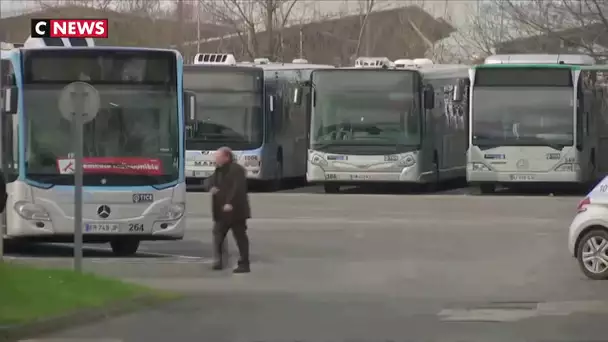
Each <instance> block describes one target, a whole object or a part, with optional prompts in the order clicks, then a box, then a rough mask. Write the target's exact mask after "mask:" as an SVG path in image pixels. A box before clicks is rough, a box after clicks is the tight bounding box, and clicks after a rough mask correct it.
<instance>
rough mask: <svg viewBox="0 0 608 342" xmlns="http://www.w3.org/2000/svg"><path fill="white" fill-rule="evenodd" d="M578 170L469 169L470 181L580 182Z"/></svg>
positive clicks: (468, 179)
mask: <svg viewBox="0 0 608 342" xmlns="http://www.w3.org/2000/svg"><path fill="white" fill-rule="evenodd" d="M581 181H582V177H581V174H580V172H577V171H562V172H556V171H550V172H495V171H471V170H467V182H469V183H579V182H581Z"/></svg>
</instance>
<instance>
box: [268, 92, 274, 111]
mask: <svg viewBox="0 0 608 342" xmlns="http://www.w3.org/2000/svg"><path fill="white" fill-rule="evenodd" d="M268 109H270V111H271V112H274V96H272V95H269V96H268Z"/></svg>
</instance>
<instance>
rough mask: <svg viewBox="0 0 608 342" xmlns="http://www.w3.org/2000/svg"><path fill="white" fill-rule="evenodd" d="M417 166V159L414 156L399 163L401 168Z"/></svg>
mask: <svg viewBox="0 0 608 342" xmlns="http://www.w3.org/2000/svg"><path fill="white" fill-rule="evenodd" d="M414 164H416V159H414V157H412V156H406V157H405V158H403V159H401V160H400V161H399V166H403V167H409V166H412V165H414Z"/></svg>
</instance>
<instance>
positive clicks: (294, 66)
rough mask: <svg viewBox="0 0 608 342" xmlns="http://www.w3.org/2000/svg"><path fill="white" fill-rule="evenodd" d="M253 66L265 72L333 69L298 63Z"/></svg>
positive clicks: (331, 66) (329, 66) (325, 66)
mask: <svg viewBox="0 0 608 342" xmlns="http://www.w3.org/2000/svg"><path fill="white" fill-rule="evenodd" d="M253 66H256V67H259V68H262V69H263V70H266V71H273V70H311V69H335V68H336V67H335V66H333V65H325V64H299V63H270V64H255V65H253Z"/></svg>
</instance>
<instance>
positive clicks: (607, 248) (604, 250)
mask: <svg viewBox="0 0 608 342" xmlns="http://www.w3.org/2000/svg"><path fill="white" fill-rule="evenodd" d="M576 258H577V259H578V263H579V266H580V267H581V270H582V271H583V273H584V274H585V276H587V278H590V279H593V280H606V279H608V231H606V230H604V229H596V230H592V231H590V232H588V233H586V234H585V235H584V236H583V238H582V239H581V240H580V241H579V243H578V246H577V256H576Z"/></svg>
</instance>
